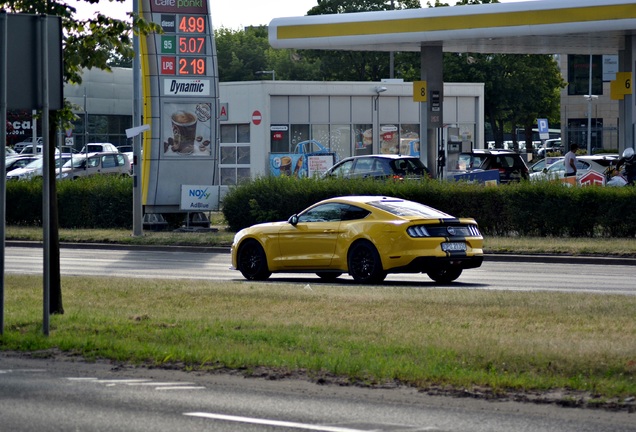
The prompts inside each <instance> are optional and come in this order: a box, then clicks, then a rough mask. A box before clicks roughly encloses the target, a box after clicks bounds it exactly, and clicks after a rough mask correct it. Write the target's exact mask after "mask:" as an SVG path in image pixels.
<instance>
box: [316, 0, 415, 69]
mask: <svg viewBox="0 0 636 432" xmlns="http://www.w3.org/2000/svg"><path fill="white" fill-rule="evenodd" d="M420 7H421V6H420V2H419V0H404V1H400V0H398V1H386V0H318V5H317V6H314V7H313V8H311V9H310V10H309V11H308V12H307V15H329V14H339V13H351V12H371V11H386V10H392V9H419V8H420ZM304 55H305V56H306V57H307V58H309V59H311V60H313V61H315V62H316V63H315V64H316V65H319V67H320V76H321V77H322V79H324V80H326V81H380V80H381V79H382V78H388V77H389V75H390V73H389V69H390V64H389V63H390V53H388V52H375V51H319V50H307V51H305V52H304ZM419 63H420V61H419V53H397V54H396V57H395V70H396V76H399V77H400V78H404V79H406V80H413V79H417V78H418V76H419Z"/></svg>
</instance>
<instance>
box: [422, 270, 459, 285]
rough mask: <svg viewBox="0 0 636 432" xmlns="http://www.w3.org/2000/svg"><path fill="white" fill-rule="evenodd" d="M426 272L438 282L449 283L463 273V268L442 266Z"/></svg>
mask: <svg viewBox="0 0 636 432" xmlns="http://www.w3.org/2000/svg"><path fill="white" fill-rule="evenodd" d="M426 274H427V275H428V277H430V278H431V279H433V280H434V281H435V282H437V283H443V284H447V283H451V282H453V281H454V280H455V279H457V278H458V277H459V276H460V275H461V274H462V269H461V268H455V267H445V268H444V267H442V268H440V269H436V270H431V271H429V272H428V273H426Z"/></svg>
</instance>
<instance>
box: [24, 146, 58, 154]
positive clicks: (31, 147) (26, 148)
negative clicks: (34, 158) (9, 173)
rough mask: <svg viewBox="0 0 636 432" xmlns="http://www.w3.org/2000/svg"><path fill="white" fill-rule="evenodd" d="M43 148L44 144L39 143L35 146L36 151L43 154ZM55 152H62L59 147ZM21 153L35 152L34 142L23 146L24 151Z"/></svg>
mask: <svg viewBox="0 0 636 432" xmlns="http://www.w3.org/2000/svg"><path fill="white" fill-rule="evenodd" d="M42 148H43V146H42V144H38V145H37V146H36V147H35V151H36V152H37V153H38V154H42ZM55 153H60V150H59V149H58V148H57V147H56V148H55ZM20 154H33V144H29V145H26V146H24V147H23V148H22V151H21V152H20Z"/></svg>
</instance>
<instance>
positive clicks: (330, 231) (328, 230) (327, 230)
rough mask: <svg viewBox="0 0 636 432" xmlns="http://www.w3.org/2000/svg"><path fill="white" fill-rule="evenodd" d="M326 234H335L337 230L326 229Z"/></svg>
mask: <svg viewBox="0 0 636 432" xmlns="http://www.w3.org/2000/svg"><path fill="white" fill-rule="evenodd" d="M323 232H324V233H335V232H336V230H335V229H326V230H324V231H323Z"/></svg>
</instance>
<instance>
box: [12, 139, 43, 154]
mask: <svg viewBox="0 0 636 432" xmlns="http://www.w3.org/2000/svg"><path fill="white" fill-rule="evenodd" d="M35 140H36V141H37V143H38V144H42V142H43V141H42V137H37V138H36V139H35ZM28 145H33V138H28V139H26V140H24V141H22V142H19V143H15V145H14V146H13V150H14V151H15V152H16V153H22V150H23V149H24V147H26V146H28Z"/></svg>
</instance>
